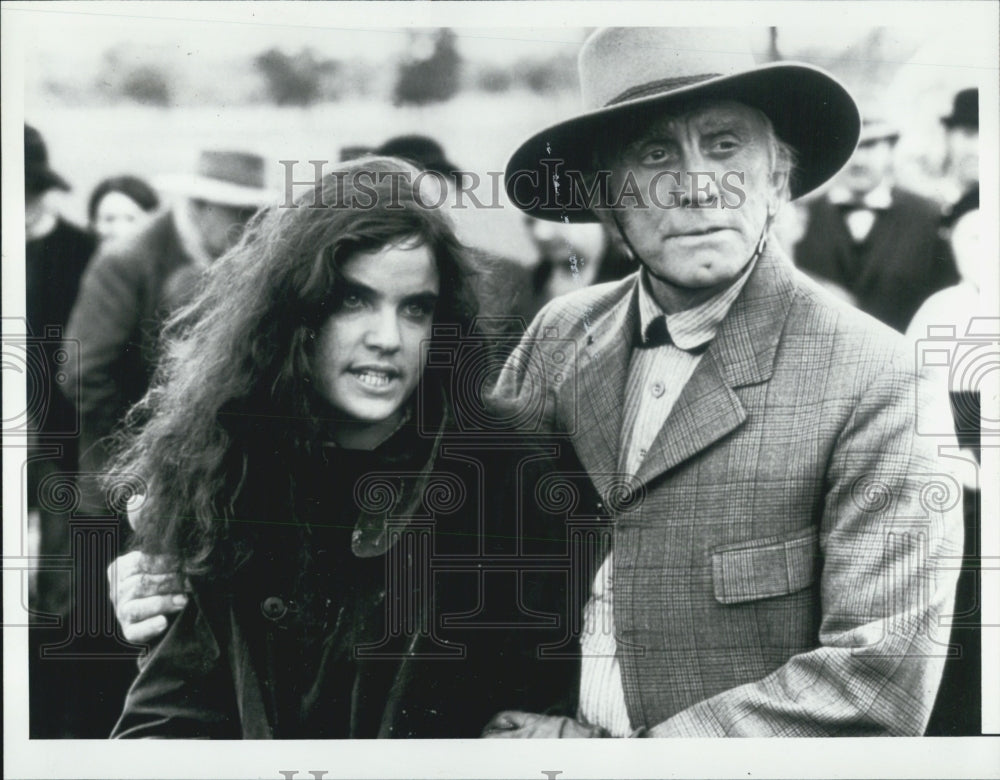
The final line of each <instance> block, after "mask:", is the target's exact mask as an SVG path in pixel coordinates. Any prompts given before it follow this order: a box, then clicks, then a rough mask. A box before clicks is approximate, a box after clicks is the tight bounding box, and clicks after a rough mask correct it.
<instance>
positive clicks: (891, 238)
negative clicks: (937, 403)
mask: <svg viewBox="0 0 1000 780" xmlns="http://www.w3.org/2000/svg"><path fill="white" fill-rule="evenodd" d="M807 214H808V216H807V219H808V223H807V226H806V232H805V234H804V235H803V236H802V239H801V240H800V241H799V243H798V244H797V245H796V247H795V264H796V265H797V266H798V267H799V268H801V269H802V270H803V271H805V272H806V273H808V274H811V275H813V276H816V277H819V278H821V279H826V280H829V281H831V282H834V283H835V284H838V285H840V286H841V287H843V288H844V289H845V290H847V291H848V292H849V293H851V294H852V295H853V296H854V297H855V299H856V301H857V306H858V308H860V309H861V310H862V311H864V312H867V313H868V314H871V315H872V316H873V317H875V318H876V319H879V320H881V321H882V322H884V323H885V324H886V325H889V326H890V327H892V328H895V329H896V330H898V331H900V332H902V331H905V330H906V326H907V325H908V324H909V322H910V320H911V319H912V318H913V315H914V314H915V313H916V311H917V309H918V308H920V304H922V303H923V302H924V301H925V300H927V298H929V297H930V296H931V295H932V294H933V293H935V292H937V291H938V290H943V289H944V288H945V287H948V286H950V285H952V284H955V283H956V282H957V281H958V271H957V269H956V268H955V261H954V258H953V257H952V255H951V250H950V248H949V247H948V245H947V242H946V241H945V240H944V239H943V238H942V237H941V236H940V235H939V233H938V231H939V227H940V221H941V213H940V210H939V209H938V208H937V206H936V205H935V204H934V203H933V202H932V201H929V200H927V199H925V198H922V197H920V196H919V195H915V194H913V193H912V192H907V191H906V190H903V189H899V188H893V190H892V205H891V206H889V208H888V209H885V210H882V211H878V212H877V216H876V218H875V222H874V224H873V225H872V228H871V231H870V232H869V233H868V235H867V236H866V238H865V239H864V241H862V242H861V243H855V242H854V240H853V239H852V238H851V234H850V233H849V232H848V229H847V226H846V224H845V222H844V215H843V212H842V211H841V209H840V208H839V207H838V206H836V205H834V204H833V203H831V202H830V201H829V200H828V199H827V198H817V199H816V200H814V201H813V202H812V203H810V204H809V207H808V212H807Z"/></svg>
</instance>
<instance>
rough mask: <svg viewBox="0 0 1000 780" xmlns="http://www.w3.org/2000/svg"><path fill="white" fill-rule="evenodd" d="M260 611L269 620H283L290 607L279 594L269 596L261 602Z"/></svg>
mask: <svg viewBox="0 0 1000 780" xmlns="http://www.w3.org/2000/svg"><path fill="white" fill-rule="evenodd" d="M260 611H261V612H262V613H263V614H264V617H266V618H267V619H268V620H281V618H283V617H284V616H285V615H286V613H287V612H288V607H287V606H285V602H284V601H283V600H282V599H280V598H278V597H277V596H268V597H267V598H266V599H264V600H263V601H262V602H261V603H260Z"/></svg>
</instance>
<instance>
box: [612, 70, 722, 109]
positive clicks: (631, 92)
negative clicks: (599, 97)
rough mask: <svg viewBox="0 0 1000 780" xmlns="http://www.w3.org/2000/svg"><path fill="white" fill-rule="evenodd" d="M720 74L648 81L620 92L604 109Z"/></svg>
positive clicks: (719, 74)
mask: <svg viewBox="0 0 1000 780" xmlns="http://www.w3.org/2000/svg"><path fill="white" fill-rule="evenodd" d="M721 75H722V74H721V73H701V74H699V75H697V76H679V77H677V78H673V79H660V80H659V81H650V82H647V83H645V84H640V85H639V86H637V87H630V88H629V89H626V90H625V91H624V92H622V93H621V94H620V95H618V96H617V97H613V98H611V100H609V101H608V102H607V103H605V104H604V106H605V108H607V107H608V106H615V105H618V104H619V103H624V102H625V101H626V100H634V99H635V98H643V97H649V96H650V95H655V94H657V93H660V92H666V91H668V90H674V89H680V88H681V87H687V86H690V85H691V84H698V83H700V82H702V81H708V80H709V79H714V78H718V77H719V76H721Z"/></svg>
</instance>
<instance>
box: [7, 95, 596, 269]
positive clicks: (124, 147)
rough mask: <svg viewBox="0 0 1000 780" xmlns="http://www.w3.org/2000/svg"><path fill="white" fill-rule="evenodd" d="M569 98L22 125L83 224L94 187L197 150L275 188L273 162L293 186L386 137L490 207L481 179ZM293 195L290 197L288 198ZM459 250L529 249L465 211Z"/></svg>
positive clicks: (513, 228) (215, 111) (66, 118)
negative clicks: (227, 157)
mask: <svg viewBox="0 0 1000 780" xmlns="http://www.w3.org/2000/svg"><path fill="white" fill-rule="evenodd" d="M576 102H577V98H576V97H575V96H571V95H567V96H565V97H562V98H559V99H552V98H541V97H539V96H537V95H530V94H523V95H516V96H511V95H505V96H502V97H492V96H484V95H464V96H462V97H460V98H458V99H456V100H453V101H450V102H448V103H444V104H440V105H437V106H431V107H427V108H404V109H398V108H393V107H392V106H389V105H386V104H384V103H373V102H344V103H336V104H328V105H321V106H314V107H311V108H305V109H294V108H279V107H274V106H261V105H254V106H211V107H200V108H173V109H156V108H147V107H142V106H136V105H122V106H117V107H100V108H69V107H65V106H57V105H52V104H46V103H45V102H43V101H38V100H33V101H29V103H28V105H27V106H26V111H25V117H26V120H27V121H28V122H29V123H32V124H34V125H35V126H36V127H37V128H38V129H39V130H40V131H41V132H42V133H43V135H44V136H45V139H46V141H47V143H48V145H49V154H50V157H51V160H52V164H53V167H54V168H55V169H56V170H58V171H59V172H60V173H62V174H63V175H64V176H65V177H66V178H67V179H68V180H69V181H70V182H71V183H72V185H73V188H74V189H73V192H71V193H68V194H66V195H65V196H63V197H62V208H63V211H64V213H66V214H67V216H69V217H70V218H71V219H73V220H76V221H78V222H83V221H84V219H85V208H86V200H87V196H88V195H89V193H90V191H91V189H92V188H93V186H94V185H95V184H96V183H97V182H98V181H100V180H101V179H102V178H104V177H106V176H110V175H115V174H120V173H133V174H137V175H139V176H143V177H147V178H153V177H155V176H157V175H161V174H166V173H176V172H185V171H189V170H191V168H192V166H193V164H194V160H195V157H196V155H197V152H198V150H199V149H208V148H232V149H241V150H246V151H253V152H258V153H260V154H262V155H264V157H265V159H267V160H268V161H273V165H269V172H268V173H269V175H270V176H271V177H272V178H273V182H274V184H275V185H276V186H280V182H281V177H282V175H283V170H284V169H283V168H282V166H281V165H279V163H278V160H302V161H303V165H302V166H299V167H298V168H296V172H297V178H307V177H308V176H310V175H311V172H312V168H311V166H309V165H308V164H306V162H305V161H308V160H330V161H331V163H333V162H335V161H337V160H338V159H339V155H340V149H341V147H343V146H347V145H352V144H367V145H375V144H379V143H381V142H382V141H384V140H386V139H387V138H390V137H392V136H394V135H400V134H403V133H424V134H427V135H430V136H432V137H434V138H436V139H438V140H439V141H440V142H441V144H442V145H443V146H444V148H445V150H446V152H447V154H448V156H449V157H450V158H451V159H452V160H453V161H454V162H455V163H456V164H457V165H460V166H462V167H464V168H467V169H469V170H473V171H477V172H480V173H481V175H482V176H483V179H484V184H483V185H482V186H481V187H480V190H479V191H478V194H479V197H480V199H481V200H482V201H483V202H489V200H490V197H491V196H490V187H489V184H488V181H487V180H486V176H485V172H487V171H502V170H503V168H504V165H505V163H506V161H507V157H508V155H509V154H510V152H511V151H512V150H513V148H514V147H515V146H516V145H517V143H518V142H519V141H520V140H521V139H523V138H524V137H526V136H527V135H528V134H529V133H530V132H532V131H533V130H536V129H538V128H539V127H540V126H542V125H544V124H546V123H548V122H550V121H553V120H556V119H559V118H561V117H562V116H564V115H567V114H569V113H571V112H572V111H573V109H574V108H575V106H576ZM298 191H300V190H297V192H298ZM455 216H456V222H457V223H458V228H459V234H460V236H461V237H462V238H463V240H465V241H466V242H468V243H474V244H476V245H478V246H481V247H483V248H484V249H488V250H492V251H495V252H500V253H503V254H506V255H508V256H511V257H514V258H516V259H520V260H523V261H529V260H530V259H531V248H530V245H529V244H528V241H527V238H526V236H525V235H524V231H523V227H522V221H521V216H520V213H519V212H517V210H516V209H514V208H513V207H511V206H509V205H506V206H505V208H503V209H500V210H477V209H471V208H470V209H468V210H466V211H464V212H459V213H456V214H455Z"/></svg>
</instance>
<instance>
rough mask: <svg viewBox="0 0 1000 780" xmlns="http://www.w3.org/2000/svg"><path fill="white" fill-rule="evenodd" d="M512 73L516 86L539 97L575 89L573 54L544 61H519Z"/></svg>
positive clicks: (574, 56)
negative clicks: (518, 85)
mask: <svg viewBox="0 0 1000 780" xmlns="http://www.w3.org/2000/svg"><path fill="white" fill-rule="evenodd" d="M512 71H513V74H514V81H515V82H516V83H517V84H523V85H524V86H526V87H527V88H528V89H530V90H531V91H532V92H537V93H538V94H540V95H551V94H554V93H557V92H565V91H567V90H569V91H574V90H575V89H576V84H577V77H576V55H575V54H568V53H567V54H560V55H556V56H554V57H551V58H549V59H546V60H519V61H518V62H515V63H514V66H513V68H512Z"/></svg>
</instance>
